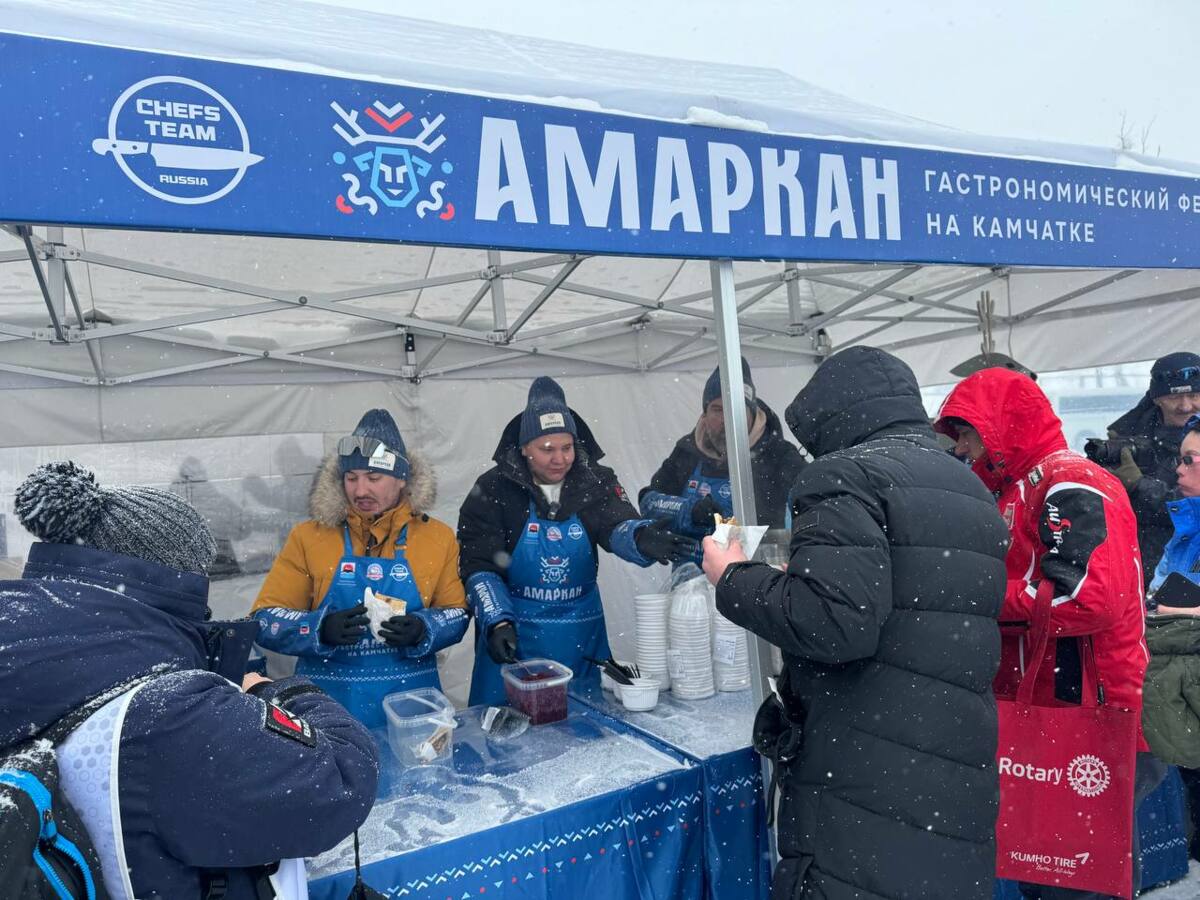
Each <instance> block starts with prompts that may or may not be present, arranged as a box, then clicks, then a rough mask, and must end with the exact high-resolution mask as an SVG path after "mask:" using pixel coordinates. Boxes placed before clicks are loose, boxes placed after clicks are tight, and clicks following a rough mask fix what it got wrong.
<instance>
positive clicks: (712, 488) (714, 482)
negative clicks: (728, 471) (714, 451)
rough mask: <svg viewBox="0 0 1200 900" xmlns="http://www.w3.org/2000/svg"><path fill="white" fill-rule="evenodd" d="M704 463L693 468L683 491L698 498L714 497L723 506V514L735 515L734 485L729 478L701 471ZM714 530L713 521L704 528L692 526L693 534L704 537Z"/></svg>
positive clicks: (685, 495)
mask: <svg viewBox="0 0 1200 900" xmlns="http://www.w3.org/2000/svg"><path fill="white" fill-rule="evenodd" d="M702 465H703V464H702V463H696V468H694V469H693V470H692V477H691V478H689V479H688V483H687V490H685V491H684V492H683V496H684V497H687V498H689V499H692V498H694V499H696V500H700V499H701V498H704V497H712V498H713V500H714V501H716V504H717V506H719V507H720V508H721V515H723V516H731V515H733V487H732V485H731V484H730V482H729V479H728V478H717V477H715V476H713V475H704V474H702V473H701V471H700V470H701V467H702ZM712 531H713V523H711V522H709V523H708V524H707V525H706V526H705V527H704V528H696V527H695V526H692V534H691V536H692V537H704V536H705V535H707V534H712Z"/></svg>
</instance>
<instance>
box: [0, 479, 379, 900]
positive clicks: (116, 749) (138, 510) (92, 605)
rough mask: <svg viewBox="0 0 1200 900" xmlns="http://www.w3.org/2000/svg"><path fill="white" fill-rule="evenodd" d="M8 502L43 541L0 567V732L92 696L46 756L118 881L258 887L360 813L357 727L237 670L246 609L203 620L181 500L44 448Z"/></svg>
mask: <svg viewBox="0 0 1200 900" xmlns="http://www.w3.org/2000/svg"><path fill="white" fill-rule="evenodd" d="M15 505H16V513H17V517H18V519H19V520H20V521H21V523H22V525H24V526H25V528H26V529H28V530H29V531H30V532H32V533H33V534H34V535H35V536H37V537H38V538H40V539H41V542H39V543H35V544H34V545H33V547H32V548H31V549H30V552H29V558H28V562H27V564H26V567H25V570H24V573H23V577H22V578H20V579H17V580H13V581H0V596H3V598H4V603H3V606H2V607H0V630H2V632H3V642H4V645H5V646H4V652H3V653H0V697H2V698H3V700H2V701H0V702H2V704H3V710H4V712H3V716H0V749H2V748H7V747H12V746H15V745H17V744H19V743H21V742H22V741H25V740H27V739H28V738H29V737H30V736H31V735H36V734H38V733H40V732H42V731H44V730H45V729H46V728H47V727H48V726H50V725H52V724H54V723H55V722H57V721H58V720H59V719H61V718H63V717H64V716H66V715H67V714H69V713H72V712H74V711H75V710H77V709H79V708H81V707H86V708H88V709H95V712H94V714H92V715H91V716H90V718H88V720H87V721H86V722H85V723H84V724H83V725H82V726H80V727H79V728H78V729H77V730H76V731H75V732H74V733H73V734H72V735H71V737H70V738H69V739H68V740H67V741H66V742H64V743H63V744H61V745H60V746H59V749H58V756H59V769H60V773H61V778H62V785H63V789H64V793H65V794H66V796H67V799H68V800H69V801H70V802H71V804H72V806H74V807H75V808H76V810H77V811H78V812H79V814H80V817H81V818H82V819H83V821H84V824H85V825H86V827H87V829H88V833H89V835H90V836H91V838H92V840H93V843H95V844H96V846H97V848H98V850H99V851H100V854H101V862H102V874H103V880H104V884H105V887H106V888H107V890H108V895H109V896H110V897H111V898H113V900H117V898H127V897H138V898H141V900H200V898H207V897H209V896H216V895H217V894H212V893H210V891H211V890H216V891H218V892H219V891H222V890H223V892H224V893H223V894H221V896H223V897H224V898H225V900H258V898H260V897H263V896H271V894H269V893H263V891H265V890H266V889H267V884H268V883H270V884H271V886H272V887H273V888H275V889H276V890H277V891H278V890H279V889H280V885H279V883H278V879H279V878H280V876H281V874H282V873H283V872H284V868H283V867H280V868H279V870H278V871H276V872H275V873H274V874H271V871H270V870H271V869H274V868H275V867H274V864H275V863H276V862H278V861H280V860H290V861H292V862H293V863H294V862H297V860H298V858H302V857H306V856H314V855H316V854H318V853H321V852H324V851H325V850H327V849H329V848H331V847H333V846H335V845H336V844H337V843H339V842H340V841H341V840H342V839H343V838H344V837H346V836H347V835H348V834H350V833H351V832H352V831H353V830H354V829H355V828H357V827H358V826H359V825H360V824H361V823H362V822H363V820H364V819H365V818H366V815H367V813H368V811H369V810H370V808H371V805H372V803H373V801H374V799H375V791H376V784H377V780H378V765H379V761H378V751H377V749H376V746H375V744H374V742H373V741H372V739H371V736H370V734H369V733H368V732H367V730H366V729H365V728H363V726H362V725H360V724H359V723H358V722H356V721H355V720H354V718H353V717H352V716H350V714H349V713H347V712H346V710H344V709H343V708H342V707H341V706H339V705H338V704H337V703H336V702H335V701H334V700H333V699H331V698H330V697H328V696H327V695H326V694H324V693H323V692H321V691H320V690H319V689H318V688H317V687H315V686H314V685H313V684H312V682H310V681H308V680H307V679H304V678H298V677H292V678H284V679H281V680H278V681H269V680H267V679H264V678H262V677H261V676H258V675H254V674H250V675H246V674H245V672H246V661H247V656H248V653H249V650H250V645H251V642H252V641H253V639H254V635H255V632H256V631H257V625H256V623H254V622H252V621H248V620H245V621H240V622H212V621H208V613H209V610H208V599H207V598H208V578H207V577H206V575H205V572H206V570H207V567H208V566H209V565H210V564H211V563H212V560H213V558H214V555H215V552H216V545H215V543H214V541H213V538H212V535H211V533H210V532H209V529H208V526H207V524H206V523H205V521H204V520H203V518H201V517H200V516H199V514H197V513H196V511H195V510H194V509H193V508H192V507H191V506H189V505H188V504H187V503H186V502H185V501H184V500H183V499H181V498H179V497H177V496H175V495H174V494H170V493H167V492H165V491H158V490H154V489H152V488H146V487H136V486H134V487H126V488H101V487H100V486H99V485H98V484H97V483H96V481H95V477H94V476H93V475H92V473H91V472H89V471H87V470H86V469H82V468H79V467H77V466H75V465H74V464H73V463H70V462H65V463H51V464H49V465H46V466H43V467H41V468H39V469H38V470H37V471H36V472H35V473H33V474H32V475H31V476H30V477H29V478H27V479H26V480H25V482H23V483H22V484H21V486H20V487H19V488H18V490H17V494H16V504H15ZM97 759H98V760H100V764H99V765H95V764H94V761H95V760H97ZM118 828H119V833H117V832H118ZM114 838H119V840H115V839H114ZM292 871H293V874H294V867H293V869H292ZM299 877H301V878H302V870H301V874H300V876H299ZM271 879H275V881H271ZM293 883H294V882H293ZM276 896H280V894H278V893H277V894H276ZM283 896H287V893H286V892H285V893H284V894H283Z"/></svg>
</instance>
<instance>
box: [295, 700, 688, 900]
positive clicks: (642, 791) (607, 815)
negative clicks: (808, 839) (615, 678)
mask: <svg viewBox="0 0 1200 900" xmlns="http://www.w3.org/2000/svg"><path fill="white" fill-rule="evenodd" d="M571 709H572V712H571V715H570V716H568V718H567V719H566V720H565V721H563V722H558V723H555V724H552V725H542V726H538V727H534V728H530V729H529V730H528V731H527V732H526V733H525V734H524V735H522V736H521V737H520V738H518V739H516V740H513V741H496V740H493V739H490V738H489V737H488V736H487V735H486V734H484V733H483V731H482V730H481V729H480V727H479V709H468V710H464V711H463V712H461V713H459V715H458V722H459V727H458V729H457V731H456V733H455V743H454V752H453V758H452V761H451V762H450V763H448V764H444V765H438V764H434V765H429V766H419V767H414V768H408V769H402V768H401V767H400V766H399V764H398V763H397V762H396V760H395V757H394V756H393V755H392V753H391V750H390V748H388V747H387V745H386V736H385V735H382V734H381V735H380V736H379V737H380V740H381V743H382V745H383V746H382V760H383V772H382V777H381V781H380V789H379V800H378V801H377V802H376V805H375V807H374V809H372V811H371V814H370V816H369V817H368V819H367V821H366V823H364V825H363V826H362V828H360V829H359V835H360V838H361V843H362V860H363V880H364V881H365V882H366V883H368V884H369V885H371V886H372V887H374V888H376V889H377V890H380V891H382V892H383V893H384V894H385V896H387V897H389V898H411V900H447V898H450V900H461V898H464V897H480V896H499V897H504V898H528V900H533V898H537V900H552V898H563V900H612V898H625V897H627V898H637V900H701V898H702V897H703V887H702V885H703V877H702V865H703V855H704V853H703V846H702V845H703V842H704V838H703V833H702V832H703V820H704V815H705V810H704V803H705V795H704V791H703V787H702V772H701V769H700V768H699V767H698V766H695V765H692V764H691V763H690V762H689V761H687V760H685V759H683V758H682V757H681V756H680V755H679V754H672V753H670V752H668V751H666V750H665V749H664V748H661V747H654V746H651V745H650V744H649V743H648V742H647V741H645V740H643V739H641V738H639V737H638V736H636V735H633V734H630V733H628V732H627V731H626V730H625V729H623V728H621V727H620V726H615V727H614V724H613V723H611V722H609V721H607V720H605V719H604V717H603V716H601V715H599V714H597V713H596V712H595V711H593V710H591V709H588V708H586V707H584V706H581V705H579V704H575V703H572V705H571ZM308 866H309V879H310V881H309V895H310V897H312V898H313V900H345V897H346V895H347V894H348V893H349V891H350V888H351V887H352V885H353V883H354V871H353V866H354V863H353V845H352V843H351V842H350V841H349V840H347V841H344V842H343V843H342V844H340V845H339V846H338V847H336V848H334V849H333V850H331V851H329V852H328V853H325V854H323V855H321V856H320V857H316V858H314V859H311V860H309V861H308Z"/></svg>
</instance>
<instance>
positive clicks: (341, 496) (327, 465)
mask: <svg viewBox="0 0 1200 900" xmlns="http://www.w3.org/2000/svg"><path fill="white" fill-rule="evenodd" d="M408 464H409V474H408V487H407V489H406V490H407V492H408V503H409V506H411V507H412V512H413V515H415V516H419V515H422V514H423V513H426V512H428V511H429V510H430V509H432V508H433V505H434V503H436V502H437V475H436V474H435V473H434V471H433V466H431V465H430V464H429V463H428V462H427V461H426V459H425V458H424V457H423V456H422V455H421V454H419V453H413V452H411V451H410V452H409V454H408ZM349 513H350V504H349V503H348V502H347V501H346V491H345V489H344V488H343V487H342V472H341V469H340V468H339V466H338V455H337V454H336V453H331V454H329V455H328V456H326V457H325V460H324V461H323V462H322V463H321V468H320V469H319V470H318V471H317V475H316V477H315V478H314V479H313V484H312V489H311V490H310V491H309V494H308V514H309V515H310V516H311V517H312V518H313V519H315V520H316V521H317V522H320V523H321V524H322V525H328V526H329V527H330V528H341V527H342V524H343V523H344V522H345V521H346V516H347V515H348V514H349Z"/></svg>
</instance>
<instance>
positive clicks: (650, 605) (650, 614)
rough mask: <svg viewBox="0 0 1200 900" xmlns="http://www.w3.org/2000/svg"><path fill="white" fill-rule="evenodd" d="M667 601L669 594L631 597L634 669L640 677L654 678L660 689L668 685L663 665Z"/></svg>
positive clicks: (669, 597)
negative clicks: (636, 668)
mask: <svg viewBox="0 0 1200 900" xmlns="http://www.w3.org/2000/svg"><path fill="white" fill-rule="evenodd" d="M670 604H671V595H670V594H639V595H638V596H636V597H634V598H633V611H634V617H635V619H636V621H637V665H638V670H639V671H640V672H641V674H642V677H643V678H653V679H655V680H656V681H657V682H658V684H659V687H661V688H662V689H663V690H664V691H665V690H666V689H667V688H669V687H670V686H671V674H670V670H669V669H668V667H667V610H668V609H669V608H670Z"/></svg>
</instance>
